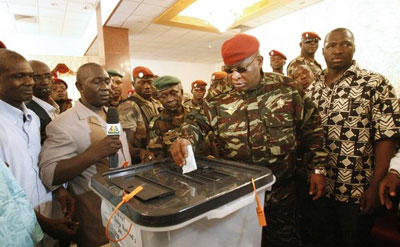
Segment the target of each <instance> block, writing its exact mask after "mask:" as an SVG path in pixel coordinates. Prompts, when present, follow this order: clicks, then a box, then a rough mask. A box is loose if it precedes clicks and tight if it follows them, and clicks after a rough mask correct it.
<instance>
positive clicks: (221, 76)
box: [211, 71, 228, 80]
mask: <svg viewBox="0 0 400 247" xmlns="http://www.w3.org/2000/svg"><path fill="white" fill-rule="evenodd" d="M227 75H228V74H227V73H226V72H224V71H218V72H214V73H212V75H211V80H222V79H224V78H225V77H226V76H227Z"/></svg>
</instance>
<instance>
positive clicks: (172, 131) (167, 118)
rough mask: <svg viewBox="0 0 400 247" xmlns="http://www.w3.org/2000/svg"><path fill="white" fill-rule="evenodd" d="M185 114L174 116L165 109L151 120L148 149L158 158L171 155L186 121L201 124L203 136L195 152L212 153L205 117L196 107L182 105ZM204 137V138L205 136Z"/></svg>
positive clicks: (201, 153)
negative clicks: (173, 144)
mask: <svg viewBox="0 0 400 247" xmlns="http://www.w3.org/2000/svg"><path fill="white" fill-rule="evenodd" d="M182 107H183V109H184V112H183V114H181V115H179V116H174V115H171V114H169V113H167V111H163V112H162V113H161V114H160V115H159V116H157V117H155V118H154V119H153V120H152V121H151V122H150V140H149V144H148V145H147V149H148V150H149V151H151V152H153V153H154V155H155V157H156V159H161V158H166V157H170V156H171V154H170V147H171V145H172V143H173V142H174V141H175V140H176V139H177V138H178V137H179V135H180V128H181V125H182V123H183V122H184V121H187V122H190V123H192V124H196V126H199V130H198V131H199V132H200V133H201V136H202V138H200V139H199V148H198V149H196V152H195V154H197V155H203V156H207V155H209V154H210V144H209V136H208V133H209V132H210V129H209V128H208V126H207V125H206V122H205V117H204V116H202V115H201V114H199V112H198V111H196V110H195V109H190V108H189V107H187V106H182ZM203 137H204V138H203Z"/></svg>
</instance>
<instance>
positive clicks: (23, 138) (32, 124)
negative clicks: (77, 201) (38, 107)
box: [0, 100, 52, 217]
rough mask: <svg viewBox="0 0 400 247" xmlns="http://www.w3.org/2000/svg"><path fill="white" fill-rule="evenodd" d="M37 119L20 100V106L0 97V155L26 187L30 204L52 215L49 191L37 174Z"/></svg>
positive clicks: (38, 140) (40, 211)
mask: <svg viewBox="0 0 400 247" xmlns="http://www.w3.org/2000/svg"><path fill="white" fill-rule="evenodd" d="M39 129H40V122H39V118H38V116H37V115H36V114H35V113H34V112H33V111H31V110H29V109H27V108H26V106H25V104H22V110H20V109H18V108H16V107H14V106H11V105H10V104H7V103H6V102H4V101H2V100H0V137H1V138H0V158H1V159H2V160H4V161H5V162H6V163H7V164H9V165H10V171H11V173H12V174H13V175H14V177H15V179H16V180H17V181H18V183H19V184H20V186H21V187H22V188H23V190H24V191H25V194H26V195H27V197H28V199H29V201H30V203H31V204H32V207H33V208H35V209H36V210H37V211H38V212H39V213H41V214H43V215H44V216H47V217H49V216H50V215H51V200H52V197H51V193H48V192H47V191H46V189H45V187H44V185H43V183H42V181H41V180H40V178H39V168H38V158H39V152H40V147H41V145H40V131H39Z"/></svg>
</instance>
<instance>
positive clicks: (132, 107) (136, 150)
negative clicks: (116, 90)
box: [118, 66, 162, 163]
mask: <svg viewBox="0 0 400 247" xmlns="http://www.w3.org/2000/svg"><path fill="white" fill-rule="evenodd" d="M132 75H133V82H132V84H133V87H134V88H135V92H134V93H133V94H132V95H131V96H130V97H129V98H128V99H127V100H125V101H123V102H121V103H120V104H119V106H118V112H119V118H120V122H121V126H122V128H123V129H124V130H125V132H126V135H127V138H128V142H129V146H130V147H129V148H130V152H131V157H132V161H133V162H134V163H137V162H140V161H149V160H151V159H152V158H153V156H152V155H151V153H149V152H147V151H146V146H147V144H148V140H149V131H150V129H149V124H150V121H151V119H152V118H153V117H155V116H157V115H158V114H159V113H160V109H161V108H162V107H161V105H160V103H159V102H158V100H155V99H153V97H152V93H153V89H152V87H153V86H152V82H153V77H154V74H153V72H151V70H149V69H148V68H146V67H143V66H139V67H136V68H134V69H133V71H132Z"/></svg>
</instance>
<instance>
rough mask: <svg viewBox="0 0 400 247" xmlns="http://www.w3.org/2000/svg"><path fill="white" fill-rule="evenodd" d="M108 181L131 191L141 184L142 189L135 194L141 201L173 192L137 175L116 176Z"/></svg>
mask: <svg viewBox="0 0 400 247" xmlns="http://www.w3.org/2000/svg"><path fill="white" fill-rule="evenodd" d="M108 181H109V182H110V183H112V184H114V185H116V186H118V187H119V188H120V189H123V190H125V191H127V192H131V191H133V190H134V189H135V188H137V187H138V186H142V187H143V190H142V191H141V192H139V193H138V194H137V195H136V197H137V198H139V199H140V200H142V201H149V200H152V199H156V198H163V197H166V196H169V195H172V194H174V190H173V189H171V188H168V187H167V186H164V185H161V184H159V183H156V182H154V181H151V180H149V179H146V178H144V177H141V176H138V175H130V176H124V177H116V178H112V179H109V180H108Z"/></svg>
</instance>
